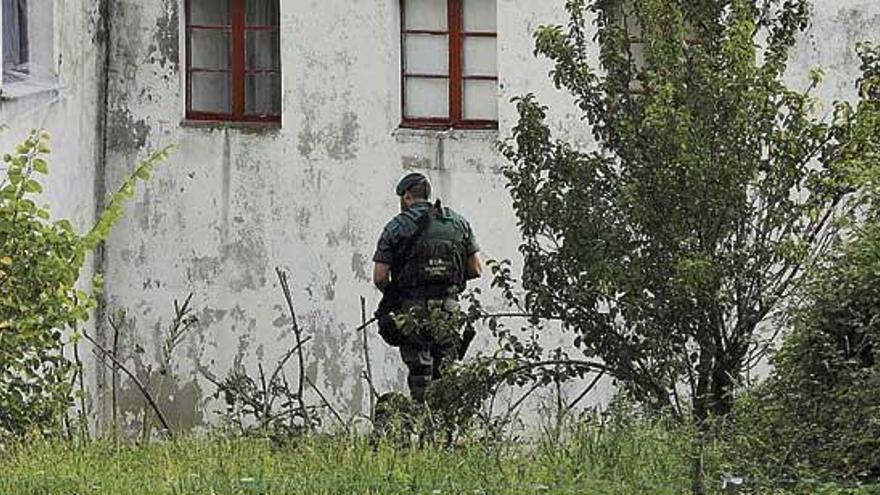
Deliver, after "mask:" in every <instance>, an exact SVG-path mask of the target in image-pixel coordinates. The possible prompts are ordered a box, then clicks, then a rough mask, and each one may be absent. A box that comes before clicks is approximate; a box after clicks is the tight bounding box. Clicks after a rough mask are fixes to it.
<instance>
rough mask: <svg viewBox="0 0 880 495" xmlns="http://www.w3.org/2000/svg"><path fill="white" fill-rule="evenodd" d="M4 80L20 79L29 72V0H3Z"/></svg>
mask: <svg viewBox="0 0 880 495" xmlns="http://www.w3.org/2000/svg"><path fill="white" fill-rule="evenodd" d="M0 9H2V12H3V30H2V31H3V36H2V38H3V39H2V44H3V82H7V83H8V82H14V81H20V80H23V79H25V78H27V74H28V59H29V57H28V54H29V51H28V22H27V19H28V10H27V0H3V3H2V5H0Z"/></svg>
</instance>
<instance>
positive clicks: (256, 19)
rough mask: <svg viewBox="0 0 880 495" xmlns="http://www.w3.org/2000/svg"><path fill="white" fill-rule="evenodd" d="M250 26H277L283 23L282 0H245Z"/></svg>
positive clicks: (246, 22) (247, 22)
mask: <svg viewBox="0 0 880 495" xmlns="http://www.w3.org/2000/svg"><path fill="white" fill-rule="evenodd" d="M245 3H246V4H247V7H246V10H247V19H246V20H245V24H247V25H249V26H277V25H279V24H280V23H281V9H280V4H281V2H280V0H245Z"/></svg>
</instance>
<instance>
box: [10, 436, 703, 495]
mask: <svg viewBox="0 0 880 495" xmlns="http://www.w3.org/2000/svg"><path fill="white" fill-rule="evenodd" d="M686 453H687V445H686V443H685V442H684V441H683V439H682V438H681V436H680V435H676V434H675V433H674V432H670V431H668V430H667V429H665V428H663V427H661V426H659V425H653V424H643V425H634V426H630V427H628V428H626V429H619V430H618V429H611V428H605V427H581V428H578V429H577V430H576V431H573V432H571V433H570V434H568V435H566V439H565V440H560V441H550V440H549V439H544V440H539V441H536V442H535V443H532V444H499V443H494V444H491V445H485V444H480V443H476V442H475V443H471V444H465V445H462V446H458V447H455V448H451V449H447V448H443V447H441V446H428V447H424V448H399V447H396V446H394V445H390V444H382V445H379V446H378V447H376V448H373V447H372V446H371V445H370V444H369V442H368V441H367V440H366V439H364V438H361V437H346V436H315V437H309V438H302V439H300V440H298V441H297V442H295V443H293V444H291V445H289V446H286V447H282V448H273V447H272V446H271V445H270V444H269V443H268V442H267V441H263V440H258V439H227V438H206V439H195V438H191V439H182V440H176V441H173V442H164V443H155V444H151V445H148V446H136V445H128V446H124V447H118V448H117V447H114V446H113V445H110V444H106V443H95V444H91V445H88V446H86V447H75V446H73V445H71V444H69V443H65V442H61V441H36V442H30V443H28V444H21V445H17V446H13V447H11V448H9V449H8V450H7V451H6V452H5V453H4V454H0V493H2V494H8V495H18V494H27V495H32V494H53V495H54V494H93V493H100V494H104V493H107V494H110V493H112V494H150V495H158V494H197V493H198V494H212V493H213V494H251V493H253V494H257V493H259V494H282V493H304V494H331V493H333V494H335V493H345V494H351V493H357V494H404V493H406V494H413V493H416V494H422V493H424V494H432V495H433V494H452V493H467V494H487V495H488V494H511V493H526V494H527V493H540V494H544V493H554V494H555V493H560V494H561V493H590V494H636V493H652V494H667V493H668V494H681V493H686V492H687V490H688V487H689V481H688V471H687V465H688V463H687V458H686Z"/></svg>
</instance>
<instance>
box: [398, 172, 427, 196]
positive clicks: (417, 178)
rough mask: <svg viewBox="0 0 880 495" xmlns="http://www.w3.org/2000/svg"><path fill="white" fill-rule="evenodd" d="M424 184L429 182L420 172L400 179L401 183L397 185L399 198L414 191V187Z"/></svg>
mask: <svg viewBox="0 0 880 495" xmlns="http://www.w3.org/2000/svg"><path fill="white" fill-rule="evenodd" d="M424 182H428V178H427V177H425V176H424V175H423V174H420V173H418V172H413V173H411V174H407V175H406V176H404V178H402V179H400V182H398V183H397V189H396V190H395V192H396V193H397V195H398V196H403V195H404V194H406V192H407V191H409V190H410V189H412V188H413V187H415V186H417V185H419V184H422V183H424Z"/></svg>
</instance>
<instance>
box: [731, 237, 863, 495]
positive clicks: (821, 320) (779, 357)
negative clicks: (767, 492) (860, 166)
mask: <svg viewBox="0 0 880 495" xmlns="http://www.w3.org/2000/svg"><path fill="white" fill-rule="evenodd" d="M806 301H807V303H806V304H805V305H804V306H803V307H802V308H801V309H799V310H798V311H796V312H795V314H794V320H793V323H794V325H793V329H792V333H791V334H790V335H789V336H788V337H787V338H786V340H785V342H784V344H783V345H782V348H781V349H780V351H779V352H778V353H777V354H776V356H775V357H774V359H773V364H774V365H775V370H774V372H773V373H772V375H771V376H770V378H769V379H768V380H767V381H766V382H765V383H764V384H762V385H761V386H760V387H758V388H757V389H756V390H754V391H753V392H752V393H750V394H749V396H748V397H745V398H744V399H743V400H742V401H741V402H740V404H739V409H740V411H739V415H740V417H739V421H738V427H739V431H738V432H737V433H738V435H737V439H738V440H737V443H738V448H739V450H740V456H739V457H741V458H750V462H753V463H754V464H752V465H751V469H750V470H751V471H752V472H753V473H756V474H759V473H760V475H761V476H770V477H799V476H800V477H804V476H815V477H819V478H824V479H839V480H849V481H864V480H878V479H880V396H878V394H877V390H878V389H880V355H878V353H880V226H878V225H876V224H874V225H871V226H869V227H867V228H865V229H864V230H862V231H861V232H860V234H859V236H858V237H857V238H856V239H855V240H854V241H852V242H850V243H849V244H848V245H847V246H846V247H845V248H843V249H841V250H840V251H839V252H838V254H837V255H836V256H835V257H834V259H832V260H831V262H830V263H829V264H828V265H827V266H826V267H824V269H823V270H822V271H821V272H820V273H818V274H817V275H816V276H815V277H814V279H813V283H812V284H811V285H810V286H809V289H808V292H807V298H806Z"/></svg>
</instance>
